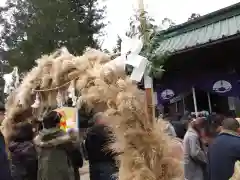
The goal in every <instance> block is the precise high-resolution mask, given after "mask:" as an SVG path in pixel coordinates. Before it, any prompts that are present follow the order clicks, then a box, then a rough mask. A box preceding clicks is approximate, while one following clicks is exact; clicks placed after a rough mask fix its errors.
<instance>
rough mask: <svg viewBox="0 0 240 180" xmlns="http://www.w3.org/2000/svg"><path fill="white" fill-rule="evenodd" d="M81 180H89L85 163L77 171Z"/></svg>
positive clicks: (86, 163)
mask: <svg viewBox="0 0 240 180" xmlns="http://www.w3.org/2000/svg"><path fill="white" fill-rule="evenodd" d="M79 172H80V176H81V180H89V168H88V162H85V163H84V165H83V167H82V168H81V169H80V170H79Z"/></svg>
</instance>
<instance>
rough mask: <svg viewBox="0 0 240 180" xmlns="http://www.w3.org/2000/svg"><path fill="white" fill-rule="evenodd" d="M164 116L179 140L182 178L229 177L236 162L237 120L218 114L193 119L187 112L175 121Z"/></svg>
mask: <svg viewBox="0 0 240 180" xmlns="http://www.w3.org/2000/svg"><path fill="white" fill-rule="evenodd" d="M165 119H168V122H170V123H171V125H172V127H173V128H174V130H175V134H176V137H178V138H181V139H183V144H182V145H183V164H184V177H185V179H186V180H228V179H230V178H231V177H232V176H233V174H234V169H235V164H236V162H237V161H240V136H239V135H240V123H239V121H238V120H237V119H236V118H234V117H233V116H224V115H219V114H214V115H208V116H201V117H197V118H196V117H194V116H191V115H190V114H189V113H188V115H185V116H183V117H182V118H181V119H180V120H178V121H176V120H171V118H165ZM179 124H180V125H179ZM184 131H185V132H184ZM173 134H174V133H173Z"/></svg>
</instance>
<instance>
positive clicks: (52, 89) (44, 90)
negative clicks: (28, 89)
mask: <svg viewBox="0 0 240 180" xmlns="http://www.w3.org/2000/svg"><path fill="white" fill-rule="evenodd" d="M77 78H79V76H77V77H75V78H73V79H72V80H70V81H68V82H66V83H64V84H62V85H60V86H58V87H54V88H49V89H38V90H36V89H34V90H33V91H34V92H47V91H56V90H58V89H60V88H62V87H64V86H67V85H68V84H69V83H71V82H72V81H74V80H76V79H77Z"/></svg>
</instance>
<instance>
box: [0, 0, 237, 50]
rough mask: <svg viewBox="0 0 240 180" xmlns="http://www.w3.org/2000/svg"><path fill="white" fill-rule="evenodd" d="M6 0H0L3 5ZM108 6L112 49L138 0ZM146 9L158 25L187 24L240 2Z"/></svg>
mask: <svg viewBox="0 0 240 180" xmlns="http://www.w3.org/2000/svg"><path fill="white" fill-rule="evenodd" d="M5 1H6V0H0V5H3V4H4V3H5ZM104 1H105V3H106V5H107V18H106V21H109V25H108V26H107V27H106V33H107V36H106V38H105V40H104V42H103V47H104V48H107V49H112V47H113V46H114V45H115V44H116V38H117V34H122V33H124V32H125V31H126V30H127V28H128V25H129V18H130V17H131V16H132V15H133V13H134V9H135V10H136V8H137V2H138V0H104ZM144 2H145V9H146V10H147V11H148V13H149V15H150V16H152V17H153V18H154V19H155V20H156V23H157V24H161V21H162V19H163V18H165V17H168V18H170V19H172V20H173V21H174V22H175V23H177V24H179V23H182V22H185V21H186V20H187V19H188V17H189V16H190V15H191V14H192V13H199V14H200V15H204V14H207V13H210V12H212V11H215V10H218V9H221V8H223V7H226V6H229V5H232V4H235V3H238V2H240V0H144Z"/></svg>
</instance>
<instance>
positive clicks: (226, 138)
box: [208, 118, 240, 180]
mask: <svg viewBox="0 0 240 180" xmlns="http://www.w3.org/2000/svg"><path fill="white" fill-rule="evenodd" d="M239 128H240V125H239V123H238V121H237V120H236V119H234V118H226V119H224V120H223V123H222V132H221V133H220V134H219V135H218V136H217V137H216V139H215V140H214V141H213V143H212V144H211V145H210V147H209V153H208V155H209V166H208V170H209V179H210V180H227V179H230V178H231V177H232V175H233V173H234V165H235V163H236V162H237V161H239V160H240V137H239V135H238V130H239Z"/></svg>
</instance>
